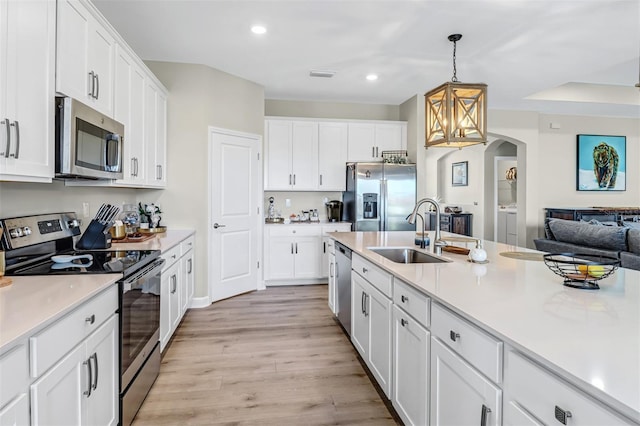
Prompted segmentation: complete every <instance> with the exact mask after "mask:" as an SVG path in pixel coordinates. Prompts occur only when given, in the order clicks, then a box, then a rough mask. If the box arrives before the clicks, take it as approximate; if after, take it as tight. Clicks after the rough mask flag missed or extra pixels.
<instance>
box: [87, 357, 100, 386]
mask: <svg viewBox="0 0 640 426" xmlns="http://www.w3.org/2000/svg"><path fill="white" fill-rule="evenodd" d="M91 358H93V362H94V365H95V369H96V377H95V380H94V382H93V385H92V386H91V390H96V389H97V388H98V354H97V353H95V352H94V353H93V355H91V356H90V357H89V361H91Z"/></svg>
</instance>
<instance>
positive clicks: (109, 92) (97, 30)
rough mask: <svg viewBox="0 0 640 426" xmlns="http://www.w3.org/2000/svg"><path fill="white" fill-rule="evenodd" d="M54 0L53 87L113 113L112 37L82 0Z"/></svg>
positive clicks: (113, 51) (113, 55) (113, 54)
mask: <svg viewBox="0 0 640 426" xmlns="http://www.w3.org/2000/svg"><path fill="white" fill-rule="evenodd" d="M57 4H58V29H57V34H58V36H57V56H56V69H57V72H56V91H58V92H59V93H62V94H64V95H66V96H71V97H73V98H75V99H77V100H79V101H81V102H83V103H85V104H87V105H89V106H91V107H93V108H94V109H96V110H97V111H100V112H102V113H103V114H106V115H108V116H110V117H113V105H114V103H113V82H114V78H113V73H114V58H115V48H116V42H115V38H114V37H113V36H112V35H111V34H110V32H109V31H107V29H105V28H104V26H103V25H102V24H101V23H100V22H99V21H98V20H97V19H96V18H95V17H94V14H93V13H92V12H91V11H90V10H89V9H88V8H87V7H85V6H84V4H83V3H82V2H79V1H72V0H59V1H58V2H57Z"/></svg>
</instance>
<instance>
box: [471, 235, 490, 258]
mask: <svg viewBox="0 0 640 426" xmlns="http://www.w3.org/2000/svg"><path fill="white" fill-rule="evenodd" d="M469 260H471V261H472V262H475V263H485V262H486V261H487V252H486V251H485V250H484V249H483V248H482V240H480V239H478V240H476V248H473V249H471V250H469Z"/></svg>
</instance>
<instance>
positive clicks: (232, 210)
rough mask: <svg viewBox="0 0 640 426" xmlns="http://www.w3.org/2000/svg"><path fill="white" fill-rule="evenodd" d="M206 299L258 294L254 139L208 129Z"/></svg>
mask: <svg viewBox="0 0 640 426" xmlns="http://www.w3.org/2000/svg"><path fill="white" fill-rule="evenodd" d="M209 141H210V145H211V149H210V152H211V157H210V161H209V170H210V181H209V187H210V200H209V201H210V206H211V207H210V209H211V214H210V218H211V222H210V233H211V238H210V241H211V244H212V246H211V250H210V253H211V255H212V258H211V259H210V274H209V276H210V277H211V278H210V280H211V282H210V294H211V296H212V300H214V301H215V300H220V299H225V298H227V297H231V296H234V295H237V294H241V293H245V292H248V291H251V290H256V289H257V288H258V279H259V274H258V255H259V253H260V252H259V247H260V246H261V245H262V240H261V237H262V232H261V230H260V226H259V224H260V223H261V222H262V215H261V214H260V204H261V203H262V200H261V198H262V191H261V190H260V188H261V183H262V182H261V173H262V170H261V167H260V160H259V154H260V146H261V139H260V136H258V135H250V134H242V133H237V132H233V131H228V130H223V129H213V128H211V129H210V132H209Z"/></svg>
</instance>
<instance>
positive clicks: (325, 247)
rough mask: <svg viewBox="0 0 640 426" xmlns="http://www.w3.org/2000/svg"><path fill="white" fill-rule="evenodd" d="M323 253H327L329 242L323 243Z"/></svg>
mask: <svg viewBox="0 0 640 426" xmlns="http://www.w3.org/2000/svg"><path fill="white" fill-rule="evenodd" d="M322 252H323V253H326V252H327V242H326V241H323V242H322Z"/></svg>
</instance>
